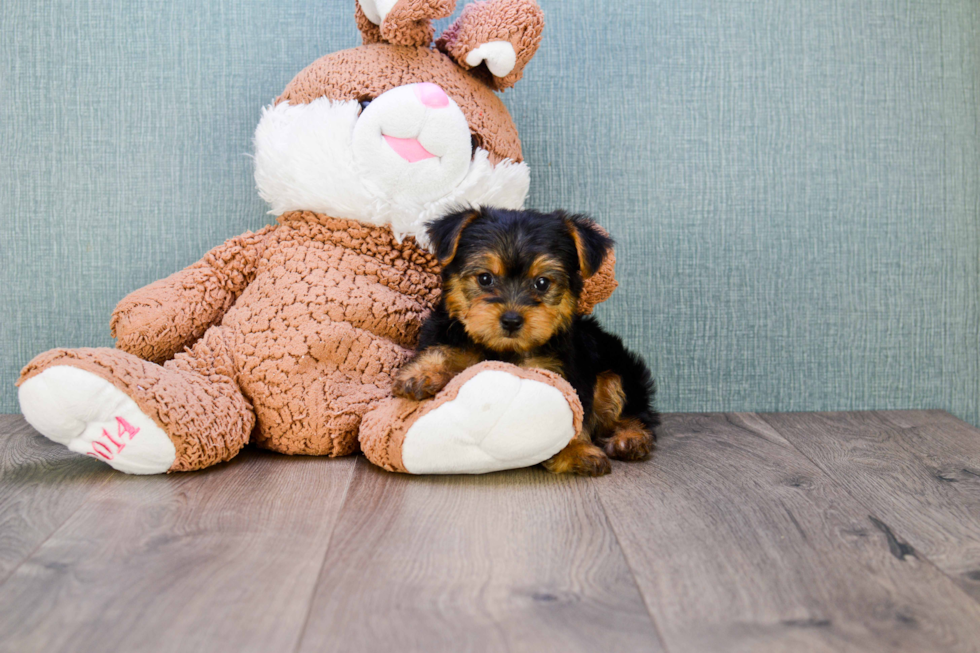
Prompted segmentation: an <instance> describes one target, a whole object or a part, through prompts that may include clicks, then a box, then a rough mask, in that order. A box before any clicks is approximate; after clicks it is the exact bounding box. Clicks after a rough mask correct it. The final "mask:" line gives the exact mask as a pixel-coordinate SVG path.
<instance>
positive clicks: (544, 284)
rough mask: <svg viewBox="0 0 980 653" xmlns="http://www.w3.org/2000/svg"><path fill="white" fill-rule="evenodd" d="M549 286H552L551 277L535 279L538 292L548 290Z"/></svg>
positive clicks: (535, 287)
mask: <svg viewBox="0 0 980 653" xmlns="http://www.w3.org/2000/svg"><path fill="white" fill-rule="evenodd" d="M548 288H551V279H548V278H547V277H538V278H537V279H535V280H534V289H535V290H537V291H538V292H547V291H548Z"/></svg>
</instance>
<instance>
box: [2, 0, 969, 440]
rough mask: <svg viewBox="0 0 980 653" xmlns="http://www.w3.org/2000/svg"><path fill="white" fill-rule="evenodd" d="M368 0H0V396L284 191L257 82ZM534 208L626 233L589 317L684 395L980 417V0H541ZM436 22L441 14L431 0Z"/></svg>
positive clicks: (531, 107) (667, 388)
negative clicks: (23, 373) (36, 363)
mask: <svg viewBox="0 0 980 653" xmlns="http://www.w3.org/2000/svg"><path fill="white" fill-rule="evenodd" d="M352 3H353V0H320V1H319V2H311V1H309V0H275V1H272V0H203V1H202V0H143V1H141V2H130V1H129V0H89V1H83V2H77V1H76V2H70V1H68V0H55V1H53V2H46V3H38V2H36V0H4V2H3V3H0V163H2V168H0V206H2V208H3V212H4V216H3V220H2V222H0V238H2V239H0V248H2V249H0V267H2V269H0V303H2V308H3V312H2V316H0V352H2V353H0V361H2V363H0V365H2V367H0V411H3V412H15V411H16V410H17V404H16V392H15V390H14V388H13V382H14V379H15V378H16V375H17V372H18V369H19V368H20V366H22V365H23V364H24V363H26V362H27V361H28V360H29V359H30V358H31V357H32V356H33V355H34V354H37V353H39V352H41V351H43V350H45V349H48V348H51V347H55V346H69V347H77V346H94V345H111V339H110V337H109V328H108V322H109V314H110V312H111V311H112V308H113V306H114V305H115V303H116V302H117V301H118V300H119V299H120V298H121V297H122V296H123V295H125V294H126V293H127V292H129V291H131V290H133V289H134V288H137V287H139V286H142V285H144V284H146V283H148V282H150V281H153V280H155V279H158V278H160V277H163V276H165V275H168V274H170V273H171V272H173V271H175V270H177V269H179V268H181V267H183V266H185V265H188V264H190V263H192V262H193V261H195V260H196V259H197V258H198V257H200V256H201V255H202V254H203V253H204V252H205V251H206V250H207V249H209V248H210V247H212V246H214V245H216V244H218V243H220V242H222V241H223V240H224V239H225V238H227V237H230V236H234V235H237V234H239V233H241V232H242V231H244V230H245V229H256V228H258V227H260V226H262V225H263V224H266V223H267V221H268V220H269V217H268V216H267V215H266V214H265V210H266V208H265V207H264V206H263V204H262V203H261V201H260V200H259V199H258V197H257V195H256V193H255V190H254V186H253V182H252V165H251V160H250V159H249V156H248V154H249V152H250V150H251V144H250V142H251V136H252V130H253V129H254V127H255V125H256V123H257V121H258V118H259V113H260V110H261V108H262V106H263V105H265V104H267V103H268V102H269V101H270V100H271V99H272V98H273V97H275V96H276V95H277V94H278V93H279V91H281V90H282V88H283V87H284V86H285V84H286V83H287V82H288V81H289V80H290V78H291V77H292V76H293V74H295V73H296V72H297V71H299V70H300V69H301V68H303V67H304V66H305V65H306V64H308V63H309V62H311V61H313V60H314V59H315V58H316V57H318V56H319V55H322V54H324V53H327V52H331V51H334V50H339V49H343V48H346V47H350V46H353V45H356V44H357V43H358V42H359V37H358V34H357V32H356V30H355V28H354V23H353V18H352V11H353V9H352V7H353V4H352ZM541 3H542V6H543V7H544V9H545V12H546V15H547V27H546V31H545V40H544V45H543V46H542V48H541V51H540V52H539V54H538V56H537V57H536V59H535V60H534V61H533V63H532V64H531V66H530V67H529V69H528V71H527V74H526V75H525V78H524V81H523V82H522V83H520V84H519V85H518V86H517V87H515V88H514V89H513V90H511V91H508V92H507V93H506V94H505V99H506V102H507V104H508V106H509V107H510V109H511V112H512V113H513V115H514V116H515V119H516V121H517V123H518V126H519V128H520V130H521V133H522V134H523V138H524V144H525V154H526V157H527V160H528V161H529V163H530V164H531V165H532V168H533V177H532V192H531V198H530V205H531V206H533V207H538V208H550V207H559V206H561V207H567V208H570V209H575V210H580V211H587V212H590V213H592V214H594V215H595V216H596V217H597V218H598V219H599V220H600V221H601V222H602V223H603V224H605V225H607V226H608V227H609V228H610V229H611V231H612V232H613V234H614V235H615V236H616V237H617V238H618V240H619V243H620V245H619V249H618V256H619V261H620V263H619V268H618V269H619V278H620V280H621V282H622V287H621V289H620V290H619V291H618V292H617V294H616V295H615V296H614V297H613V298H612V299H611V300H610V301H609V302H608V303H607V304H606V305H604V306H602V307H601V309H600V311H599V314H600V316H601V318H602V319H603V320H604V321H605V323H606V324H607V325H608V326H609V327H611V328H612V329H614V330H616V331H618V332H620V333H622V334H623V335H624V336H625V338H626V339H627V340H628V342H629V344H631V345H632V346H633V347H635V348H637V349H638V350H640V351H641V352H642V353H643V354H644V355H645V356H646V357H647V358H648V359H649V361H650V363H651V365H652V366H653V367H654V368H655V371H656V376H657V378H658V379H659V382H660V407H661V408H662V409H664V410H668V411H706V410H712V411H714V410H836V409H859V408H932V407H935V408H944V409H948V410H950V411H952V412H953V413H954V414H956V415H958V416H960V417H962V418H964V419H966V420H968V421H970V422H972V423H974V424H978V423H980V401H978V400H980V349H978V337H980V319H978V301H980V271H978V264H980V134H978V122H980V17H978V11H980V4H978V3H977V2H976V0H940V1H937V2H922V1H921V0H867V1H864V2H854V1H851V0H792V1H791V0H742V1H739V2H732V1H731V0H684V1H681V0H622V1H620V2H614V1H612V0H601V1H600V0H541ZM443 24H445V21H443Z"/></svg>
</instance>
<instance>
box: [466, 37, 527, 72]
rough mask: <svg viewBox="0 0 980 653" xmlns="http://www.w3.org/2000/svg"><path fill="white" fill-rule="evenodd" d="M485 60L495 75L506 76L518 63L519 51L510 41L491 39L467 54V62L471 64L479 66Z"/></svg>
mask: <svg viewBox="0 0 980 653" xmlns="http://www.w3.org/2000/svg"><path fill="white" fill-rule="evenodd" d="M484 61H486V62H487V68H489V69H490V72H491V73H493V74H494V76H495V77H506V76H507V75H509V74H510V71H512V70H514V66H516V65H517V52H515V51H514V46H513V44H511V42H510V41H491V42H490V43H484V44H483V45H481V46H480V47H478V48H475V49H473V50H470V51H469V54H467V55H466V63H467V64H468V65H470V66H473V67H476V66H479V65H480V64H481V63H483V62H484Z"/></svg>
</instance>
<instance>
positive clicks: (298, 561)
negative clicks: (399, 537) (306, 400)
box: [0, 450, 354, 651]
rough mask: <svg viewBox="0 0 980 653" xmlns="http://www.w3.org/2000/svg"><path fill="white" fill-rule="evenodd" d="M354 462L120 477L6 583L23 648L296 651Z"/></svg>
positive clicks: (262, 464) (5, 607) (3, 623)
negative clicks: (294, 649)
mask: <svg viewBox="0 0 980 653" xmlns="http://www.w3.org/2000/svg"><path fill="white" fill-rule="evenodd" d="M353 465H354V460H353V458H346V459H336V460H330V459H327V458H302V457H295V458H291V457H287V456H279V455H275V454H270V453H266V452H260V451H254V450H246V451H245V452H243V453H242V454H241V455H239V456H238V457H237V458H236V459H234V460H233V461H231V462H230V463H226V464H224V465H219V466H217V467H213V468H210V469H208V470H204V471H200V472H193V473H187V474H173V475H163V476H149V477H138V476H125V475H123V474H113V476H112V478H111V479H110V480H109V481H108V482H107V483H106V484H105V486H103V487H102V488H101V489H100V490H99V491H98V492H96V493H95V494H94V495H93V496H92V497H90V498H89V499H88V500H87V501H86V503H85V506H84V507H83V508H81V509H80V510H79V511H78V512H76V513H75V514H74V515H73V516H72V517H71V518H70V519H69V520H68V521H67V522H66V523H65V524H64V525H63V526H62V527H61V528H59V529H58V530H57V531H56V532H55V533H54V534H53V535H52V536H51V537H50V538H48V540H47V541H46V542H45V543H44V544H43V545H42V546H41V547H40V548H39V549H38V550H37V551H36V552H35V553H34V554H33V555H32V556H31V557H29V558H28V559H27V560H26V561H25V562H24V563H23V564H21V565H20V567H18V568H17V570H16V571H15V572H14V573H13V574H12V575H11V576H10V578H9V579H8V580H7V582H6V583H4V584H3V585H2V586H0V633H3V646H4V648H5V649H6V650H11V651H41V650H43V651H69V650H72V651H113V650H117V651H130V650H175V651H184V650H202V651H203V650H207V651H210V650H228V651H288V650H292V649H293V648H294V647H295V645H296V642H297V641H298V639H299V636H300V633H301V632H302V627H303V622H304V620H305V618H306V614H307V610H308V607H309V601H310V596H311V594H312V590H313V584H314V582H315V580H316V576H317V572H318V570H319V568H320V564H321V561H322V560H323V555H324V552H325V551H326V549H327V546H328V543H329V539H330V535H331V533H332V531H333V527H334V524H335V521H336V517H337V515H338V514H339V510H340V506H341V504H342V502H343V496H344V492H345V490H346V488H347V485H348V483H349V480H350V475H351V470H352V469H353Z"/></svg>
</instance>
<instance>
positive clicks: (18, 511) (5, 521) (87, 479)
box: [0, 415, 112, 583]
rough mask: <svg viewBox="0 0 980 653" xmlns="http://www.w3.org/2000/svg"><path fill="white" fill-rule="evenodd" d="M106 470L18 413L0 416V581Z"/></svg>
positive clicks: (70, 511)
mask: <svg viewBox="0 0 980 653" xmlns="http://www.w3.org/2000/svg"><path fill="white" fill-rule="evenodd" d="M111 475H112V470H111V469H109V467H107V466H106V465H104V464H102V463H100V462H98V461H96V460H92V459H91V458H85V457H83V456H79V455H78V454H75V453H72V452H70V451H68V449H66V448H65V447H63V446H61V445H59V444H55V443H54V442H51V441H50V440H48V439H46V438H44V437H43V436H41V435H40V434H38V433H37V432H36V431H35V430H34V429H32V428H31V427H30V426H29V425H28V424H27V422H25V421H24V418H23V417H21V416H20V415H0V583H2V582H3V580H4V579H6V578H7V577H8V576H9V575H10V574H11V572H13V570H14V569H16V568H17V566H18V565H19V564H20V563H21V562H22V561H23V560H24V559H25V558H26V557H27V556H28V555H30V554H31V552H33V551H34V550H35V549H36V548H37V547H38V546H40V545H41V543H42V542H44V540H45V539H47V538H48V536H49V535H51V533H53V532H54V531H55V530H56V529H57V528H58V527H59V526H61V525H62V524H63V523H64V522H65V520H66V519H68V518H69V517H70V516H71V515H72V514H73V513H75V511H77V510H78V509H79V508H80V507H82V506H83V505H84V504H85V502H86V499H87V498H88V497H89V496H90V495H91V494H92V492H94V491H95V490H96V489H98V488H99V487H100V486H101V485H102V484H103V483H105V482H106V480H107V479H108V478H109V477H110V476H111Z"/></svg>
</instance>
